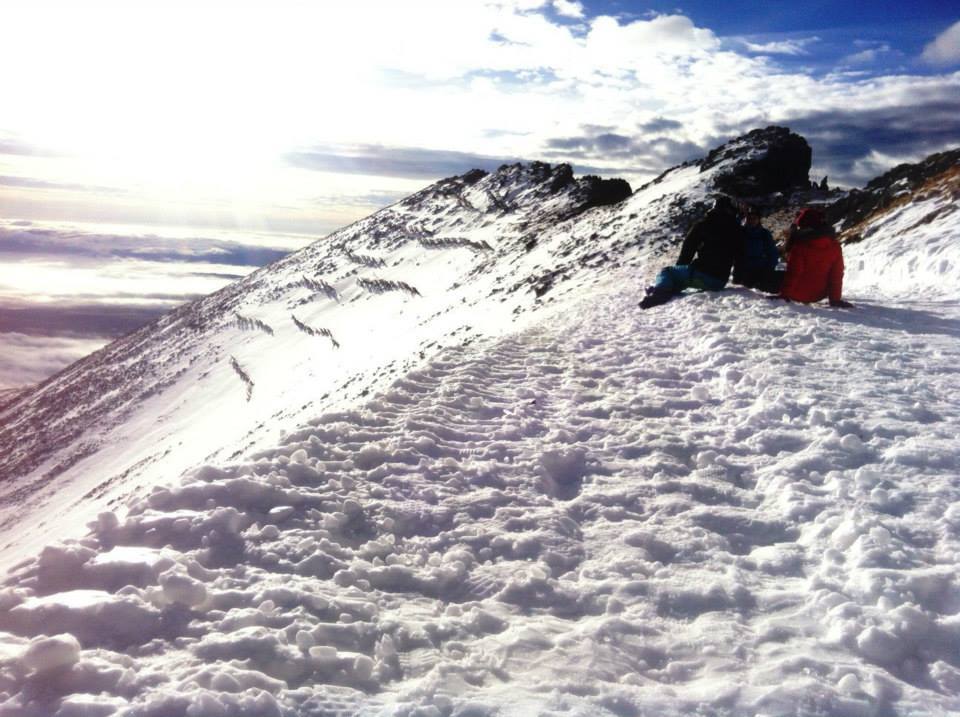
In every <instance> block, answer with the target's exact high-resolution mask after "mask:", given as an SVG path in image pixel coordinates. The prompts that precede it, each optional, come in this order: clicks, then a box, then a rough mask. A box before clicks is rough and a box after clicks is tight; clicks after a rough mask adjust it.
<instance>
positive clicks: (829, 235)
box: [780, 226, 843, 303]
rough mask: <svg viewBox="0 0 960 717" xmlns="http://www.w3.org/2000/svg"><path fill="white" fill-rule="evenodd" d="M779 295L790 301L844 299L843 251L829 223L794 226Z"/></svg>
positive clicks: (835, 300) (832, 301)
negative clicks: (826, 224)
mask: <svg viewBox="0 0 960 717" xmlns="http://www.w3.org/2000/svg"><path fill="white" fill-rule="evenodd" d="M787 248H788V249H787V275H786V276H785V277H784V279H783V288H781V290H780V296H782V297H783V298H784V299H790V300H791V301H802V302H806V303H809V302H813V301H820V300H821V299H825V298H829V299H830V303H836V302H839V301H841V300H842V299H843V251H842V250H841V249H840V243H839V242H838V241H837V240H836V238H835V236H834V232H833V229H832V228H831V227H829V226H819V227H817V226H814V227H805V228H802V229H800V228H797V227H796V226H795V227H794V228H793V231H792V232H791V234H790V238H789V240H788V242H787Z"/></svg>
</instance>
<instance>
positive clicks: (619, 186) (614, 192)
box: [580, 174, 633, 207]
mask: <svg viewBox="0 0 960 717" xmlns="http://www.w3.org/2000/svg"><path fill="white" fill-rule="evenodd" d="M580 181H581V182H582V183H583V184H585V185H586V187H587V191H588V194H587V206H588V207H605V206H607V205H610V204H618V203H619V202H622V201H623V200H624V199H626V198H627V197H629V196H630V195H631V194H633V190H632V189H630V184H629V183H628V182H627V181H626V180H625V179H601V178H600V177H597V176H594V175H592V174H588V175H587V176H586V177H584V178H583V179H582V180H580Z"/></svg>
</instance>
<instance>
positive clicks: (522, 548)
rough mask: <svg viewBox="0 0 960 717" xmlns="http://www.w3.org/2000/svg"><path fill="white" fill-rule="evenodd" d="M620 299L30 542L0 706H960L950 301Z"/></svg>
mask: <svg viewBox="0 0 960 717" xmlns="http://www.w3.org/2000/svg"><path fill="white" fill-rule="evenodd" d="M635 298H636V297H635V296H631V295H626V296H621V297H609V298H608V299H607V300H606V301H603V302H592V304H591V306H584V307H582V309H581V312H580V313H579V314H578V315H577V320H575V321H571V322H569V323H567V324H555V325H553V326H551V327H542V328H539V329H531V330H527V331H524V332H521V333H518V334H516V335H513V336H510V337H506V338H503V339H500V340H495V341H489V342H480V343H477V344H475V345H472V346H469V347H458V348H451V349H448V350H446V351H444V352H442V353H441V354H440V355H438V356H437V357H435V358H434V359H433V360H431V361H429V362H427V363H426V364H425V365H423V366H422V367H419V368H418V369H417V370H415V371H411V372H409V373H407V374H406V375H404V376H403V377H402V378H401V379H400V380H398V381H396V382H395V383H394V385H393V386H392V387H391V388H390V389H389V390H388V391H386V392H384V393H383V394H382V395H378V396H376V397H374V398H372V399H370V400H369V401H367V402H366V403H365V404H363V405H361V406H358V407H356V408H355V409H353V410H349V411H343V412H337V413H330V414H326V415H323V416H320V417H318V418H316V419H315V420H314V421H312V422H311V423H310V424H309V425H307V426H305V427H303V428H302V429H301V430H299V431H297V432H296V433H294V434H292V435H290V436H289V437H288V438H287V439H286V441H285V442H284V443H283V444H282V445H281V446H279V447H277V448H275V449H273V450H269V451H263V452H261V453H260V454H258V455H255V456H251V458H250V460H249V461H247V462H242V463H237V464H232V465H222V466H213V465H211V466H206V467H203V468H200V469H199V470H197V471H196V472H195V473H193V474H192V475H191V476H190V477H188V478H187V479H186V480H185V481H184V482H183V483H182V484H181V485H178V486H175V487H170V488H158V489H156V490H155V491H154V492H153V493H152V494H151V495H150V496H149V497H148V498H146V499H144V500H142V501H140V502H139V503H137V504H136V505H134V506H133V507H132V509H131V510H130V513H129V515H128V516H127V517H125V518H122V519H121V518H118V517H117V516H115V515H114V514H113V513H105V514H103V515H101V516H100V517H99V519H98V522H97V524H96V526H95V528H94V530H93V533H92V535H91V536H90V537H88V538H85V539H83V540H81V541H79V542H75V543H65V544H62V545H53V546H50V547H48V548H47V549H46V550H45V551H44V552H43V553H42V554H41V555H40V557H39V559H38V560H37V561H35V562H31V563H30V564H29V565H28V566H27V567H25V568H23V569H21V571H20V572H19V574H18V577H17V580H16V581H15V583H14V584H13V585H14V586H13V587H10V588H8V589H7V590H6V591H5V592H3V593H2V595H0V605H2V607H3V611H2V613H0V628H2V629H3V630H5V631H7V633H8V634H7V635H6V636H5V638H4V642H5V643H6V646H5V650H4V652H5V653H6V658H5V660H4V663H3V672H2V681H0V689H2V690H3V691H4V692H5V693H6V694H8V695H10V698H9V699H8V700H7V702H6V703H5V704H4V705H3V706H2V707H0V715H54V714H56V715H73V714H83V715H86V714H103V715H108V714H122V715H160V714H162V715H165V716H170V717H173V716H176V715H326V714H358V715H366V714H383V715H387V714H390V715H396V714H410V715H413V714H421V715H430V714H441V715H494V714H496V715H529V714H575V715H637V714H648V713H655V714H687V713H691V712H693V711H695V710H697V709H699V710H701V713H704V714H711V713H727V712H733V713H735V714H770V715H772V714H795V713H798V712H802V713H806V714H813V713H816V714H830V715H875V714H912V713H915V714H921V713H922V714H936V713H938V711H939V713H946V712H948V711H951V710H957V709H960V696H958V694H960V669H958V668H960V664H958V663H960V660H958V653H957V645H958V644H960V618H958V615H957V613H958V611H960V586H958V585H957V582H956V580H957V574H958V555H960V544H958V538H960V511H958V506H960V503H958V499H960V485H958V481H957V475H956V469H957V462H956V449H957V441H956V435H957V434H958V431H960V408H958V403H957V401H956V400H955V396H956V391H957V389H958V386H957V383H958V381H957V378H956V373H955V371H953V369H952V367H953V366H955V365H956V363H957V361H958V360H960V344H958V342H957V336H956V331H957V330H956V325H955V324H950V323H948V321H947V316H949V317H950V318H956V313H957V312H956V310H955V307H950V309H951V310H950V312H944V307H942V306H937V307H934V308H931V307H926V308H925V309H923V310H920V309H918V308H916V307H915V306H905V305H904V306H884V307H880V306H872V305H864V306H863V307H862V308H861V309H859V310H858V311H857V312H832V311H829V310H826V309H823V308H810V307H799V306H784V305H781V304H780V303H779V302H772V301H768V300H765V299H763V298H760V297H758V296H756V295H754V294H752V293H750V292H747V291H738V290H735V291H729V292H726V293H725V294H722V295H705V294H702V295H693V296H689V297H685V298H684V299H682V300H678V301H676V302H674V303H671V304H669V305H667V306H665V307H663V309H662V310H658V311H651V312H645V313H642V314H641V313H638V312H636V311H634V310H633V309H632V307H633V305H634V299H635ZM853 367H855V370H854V369H853ZM48 635H49V637H48ZM81 646H82V649H80V647H81ZM64 695H68V697H67V698H66V701H62V700H63V698H64ZM74 704H76V705H81V704H82V705H83V707H82V709H83V710H87V711H81V707H80V706H76V707H75V706H73V705H74ZM94 705H96V707H94ZM58 710H59V711H58Z"/></svg>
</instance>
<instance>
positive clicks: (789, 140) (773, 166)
mask: <svg viewBox="0 0 960 717" xmlns="http://www.w3.org/2000/svg"><path fill="white" fill-rule="evenodd" d="M812 158H813V151H812V150H811V149H810V145H809V144H807V140H805V139H804V138H803V137H801V136H800V135H798V134H794V133H793V132H791V131H790V130H789V129H787V128H786V127H776V126H771V127H766V128H764V129H755V130H753V131H752V132H749V133H747V134H745V135H743V136H742V137H737V138H736V139H734V140H731V141H729V142H727V143H726V144H723V145H721V146H719V147H717V148H716V149H714V150H712V151H711V152H710V153H709V154H708V155H707V156H706V157H705V158H704V159H703V160H702V161H701V162H700V163H699V165H700V171H701V172H706V171H707V170H710V169H713V168H714V167H717V166H718V165H721V164H724V163H727V164H729V167H728V168H726V169H725V170H721V171H720V172H719V173H718V176H717V177H716V179H715V180H714V184H715V186H716V187H717V189H718V190H720V191H722V192H725V193H727V194H731V195H733V196H736V197H755V196H762V195H768V194H773V193H775V192H784V193H786V192H789V191H791V190H794V189H806V188H808V187H809V186H810V179H809V175H810V163H811V160H812Z"/></svg>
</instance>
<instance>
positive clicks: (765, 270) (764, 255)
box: [733, 207, 783, 294]
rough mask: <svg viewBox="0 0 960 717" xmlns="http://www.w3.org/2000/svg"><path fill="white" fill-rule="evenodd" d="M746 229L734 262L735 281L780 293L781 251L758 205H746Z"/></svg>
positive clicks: (744, 221)
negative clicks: (764, 222) (766, 225)
mask: <svg viewBox="0 0 960 717" xmlns="http://www.w3.org/2000/svg"><path fill="white" fill-rule="evenodd" d="M743 231H744V237H743V245H742V248H741V251H740V253H739V254H738V255H737V258H736V261H735V262H734V264H733V283H734V284H741V285H742V286H748V287H750V288H751V289H758V290H760V291H765V292H767V293H769V294H779V293H780V287H781V286H782V284H783V272H782V271H777V264H779V263H780V250H779V249H777V243H776V242H775V241H774V240H773V235H772V234H771V233H770V230H769V229H767V228H766V227H764V226H763V224H762V223H761V217H760V211H759V210H758V209H757V208H756V207H748V208H747V211H746V213H745V215H744V220H743Z"/></svg>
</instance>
